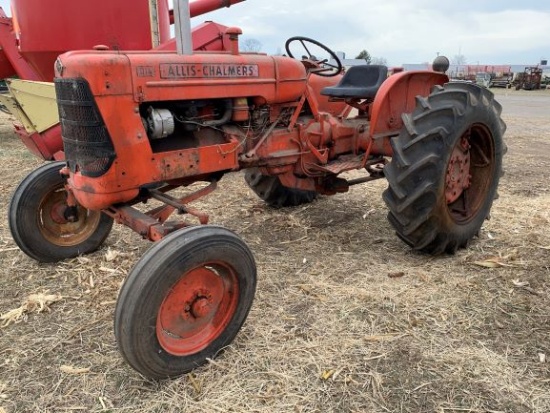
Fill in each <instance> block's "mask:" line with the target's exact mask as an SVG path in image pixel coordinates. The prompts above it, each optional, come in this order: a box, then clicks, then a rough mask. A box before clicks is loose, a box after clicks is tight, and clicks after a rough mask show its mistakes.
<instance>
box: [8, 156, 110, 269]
mask: <svg viewBox="0 0 550 413" xmlns="http://www.w3.org/2000/svg"><path fill="white" fill-rule="evenodd" d="M64 165H65V163H64V162H50V163H47V164H45V165H42V166H41V167H39V168H37V169H35V170H34V171H33V172H31V173H30V174H29V175H27V177H26V178H25V179H24V180H23V181H22V182H21V183H20V184H19V186H18V187H17V188H16V190H15V192H14V193H13V196H12V198H11V202H10V205H9V215H8V221H9V226H10V231H11V234H12V237H13V239H14V240H15V243H16V244H17V245H18V246H19V248H21V250H22V251H23V252H24V253H25V254H27V255H28V256H30V257H31V258H34V259H35V260H37V261H41V262H56V261H60V260H63V259H65V258H74V257H76V256H78V255H82V254H87V253H89V252H92V251H95V250H96V249H97V248H98V247H99V246H100V245H101V244H102V243H103V241H104V240H105V238H107V236H108V235H109V233H110V232H111V228H112V226H113V220H112V218H110V217H108V216H107V215H105V214H102V213H101V212H100V211H91V210H88V209H86V208H83V207H81V206H77V207H69V206H68V205H67V202H66V192H65V187H64V185H65V179H64V178H63V176H62V175H61V174H60V173H59V171H60V170H61V168H63V166H64Z"/></svg>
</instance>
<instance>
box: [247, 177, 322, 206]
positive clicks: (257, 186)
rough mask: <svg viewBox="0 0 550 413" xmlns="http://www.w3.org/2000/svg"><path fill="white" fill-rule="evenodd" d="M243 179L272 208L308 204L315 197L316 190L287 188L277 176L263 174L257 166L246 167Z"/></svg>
mask: <svg viewBox="0 0 550 413" xmlns="http://www.w3.org/2000/svg"><path fill="white" fill-rule="evenodd" d="M244 179H245V180H246V183H247V184H248V186H249V187H250V189H252V190H253V191H254V193H255V194H256V195H258V196H259V197H260V198H261V199H263V200H264V201H265V202H266V203H267V204H268V205H269V206H271V207H274V208H282V207H289V206H298V205H302V204H308V203H310V202H312V201H313V200H315V198H317V192H314V191H304V190H301V189H294V188H287V187H286V186H284V185H283V184H282V183H281V181H280V180H279V178H278V177H276V176H269V175H263V174H261V173H260V170H259V169H258V168H250V169H247V170H246V171H245V175H244Z"/></svg>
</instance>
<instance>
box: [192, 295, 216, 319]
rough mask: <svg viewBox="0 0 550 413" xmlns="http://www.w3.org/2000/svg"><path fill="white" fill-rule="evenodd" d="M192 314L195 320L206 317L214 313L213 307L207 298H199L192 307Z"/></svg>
mask: <svg viewBox="0 0 550 413" xmlns="http://www.w3.org/2000/svg"><path fill="white" fill-rule="evenodd" d="M190 312H191V315H192V316H193V317H195V318H201V317H206V316H208V315H209V314H211V313H212V306H211V305H210V302H209V300H208V298H207V297H197V298H196V300H195V301H194V302H193V304H192V305H191V311H190Z"/></svg>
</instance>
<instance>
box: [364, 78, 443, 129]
mask: <svg viewBox="0 0 550 413" xmlns="http://www.w3.org/2000/svg"><path fill="white" fill-rule="evenodd" d="M448 81H449V77H448V76H447V75H446V74H444V73H439V72H433V71H429V70H419V71H410V72H399V73H396V74H394V75H391V76H390V77H388V79H386V80H385V81H384V83H382V86H380V89H379V90H378V93H377V94H376V97H375V98H374V102H373V104H372V110H371V118H370V119H371V122H370V128H369V136H370V138H371V139H376V138H382V137H387V136H391V135H396V134H397V133H399V131H400V130H401V128H402V127H403V120H402V118H401V115H402V114H403V113H411V112H412V111H413V110H414V108H415V107H416V97H417V96H419V95H420V96H428V95H429V94H430V91H431V89H432V87H433V86H435V85H443V84H445V83H447V82H448Z"/></svg>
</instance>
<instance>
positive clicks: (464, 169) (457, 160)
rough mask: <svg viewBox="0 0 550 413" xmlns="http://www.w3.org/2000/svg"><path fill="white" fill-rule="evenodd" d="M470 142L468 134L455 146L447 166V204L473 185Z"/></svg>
mask: <svg viewBox="0 0 550 413" xmlns="http://www.w3.org/2000/svg"><path fill="white" fill-rule="evenodd" d="M471 179H472V176H471V175H470V143H469V140H468V138H467V137H466V136H464V137H462V139H461V140H460V141H459V142H458V144H457V145H456V146H455V148H454V150H453V153H452V154H451V159H450V160H449V164H448V166H447V175H446V177H445V198H446V201H447V204H452V203H453V202H455V201H456V200H457V199H458V198H460V196H461V195H462V193H463V192H464V190H465V189H468V188H469V187H470V185H471Z"/></svg>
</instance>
